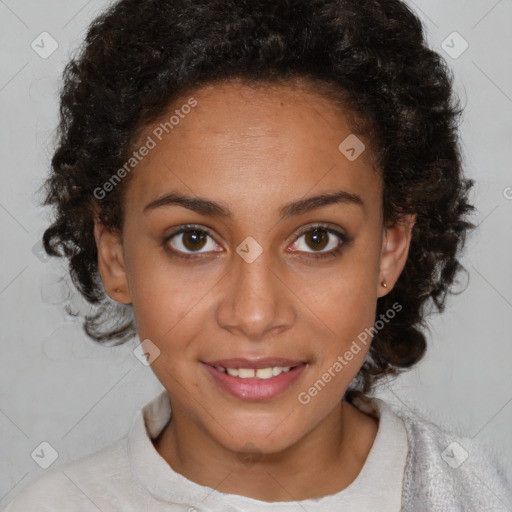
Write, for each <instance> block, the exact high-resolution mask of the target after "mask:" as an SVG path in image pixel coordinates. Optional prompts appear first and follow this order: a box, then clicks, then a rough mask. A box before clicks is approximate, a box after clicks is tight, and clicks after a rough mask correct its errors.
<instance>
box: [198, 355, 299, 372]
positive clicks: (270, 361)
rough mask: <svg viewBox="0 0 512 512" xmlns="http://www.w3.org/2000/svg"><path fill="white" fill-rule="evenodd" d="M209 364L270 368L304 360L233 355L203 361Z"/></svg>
mask: <svg viewBox="0 0 512 512" xmlns="http://www.w3.org/2000/svg"><path fill="white" fill-rule="evenodd" d="M203 362H204V363H205V364H208V365H210V366H222V368H254V369H255V370H257V369H258V368H270V367H274V366H283V367H286V366H297V365H299V364H304V363H305V361H298V360H293V359H286V358H284V357H265V358H261V359H246V358H243V357H235V358H232V359H217V360H216V361H203Z"/></svg>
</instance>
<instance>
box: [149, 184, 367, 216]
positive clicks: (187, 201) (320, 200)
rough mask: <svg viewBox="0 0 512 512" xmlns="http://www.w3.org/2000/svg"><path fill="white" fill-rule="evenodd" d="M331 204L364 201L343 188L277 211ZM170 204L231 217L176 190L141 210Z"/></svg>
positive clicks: (218, 206)
mask: <svg viewBox="0 0 512 512" xmlns="http://www.w3.org/2000/svg"><path fill="white" fill-rule="evenodd" d="M331 204H347V205H357V206H360V207H362V208H364V202H363V200H362V199H361V197H360V196H358V195H357V194H352V193H350V192H347V191H345V190H338V191H336V192H332V193H325V194H320V195H317V196H310V197H306V198H303V199H299V200H297V201H293V202H290V203H286V204H285V205H284V206H282V207H281V209H280V210H279V211H280V215H281V219H285V218H288V217H292V216H297V215H301V214H303V213H306V212H309V211H311V210H316V209H317V208H321V207H323V206H327V205H331ZM171 205H179V206H182V207H184V208H187V209H189V210H192V211H194V212H197V213H200V214H202V215H207V216H209V217H222V218H228V219H233V212H232V211H231V210H230V209H229V207H228V206H227V205H224V204H222V203H218V202H216V201H212V200H210V199H206V198H203V197H193V196H187V195H184V194H178V193H176V192H170V193H168V194H165V195H164V196H162V197H159V198H157V199H155V200H154V201H151V202H150V203H149V204H147V205H146V206H145V207H144V209H143V212H144V213H146V212H148V211H150V210H155V209H157V208H161V207H164V206H171Z"/></svg>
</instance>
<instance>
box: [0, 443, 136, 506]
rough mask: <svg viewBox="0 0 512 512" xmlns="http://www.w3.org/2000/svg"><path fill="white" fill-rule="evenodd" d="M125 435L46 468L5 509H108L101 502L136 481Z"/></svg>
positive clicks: (124, 491)
mask: <svg viewBox="0 0 512 512" xmlns="http://www.w3.org/2000/svg"><path fill="white" fill-rule="evenodd" d="M132 479H133V477H132V473H131V470H130V465H129V460H128V457H127V449H126V438H123V439H120V440H119V441H116V442H115V443H112V444H111V445H109V446H107V447H106V448H104V449H102V450H98V451H96V452H94V453H91V454H89V455H85V456H83V457H80V458H78V459H74V460H71V461H68V462H66V463H63V464H61V465H60V466H58V467H55V468H52V469H48V470H46V471H45V472H44V473H43V474H41V475H38V476H37V477H35V478H34V479H33V480H32V481H31V482H29V483H28V484H27V485H26V486H25V487H24V488H22V490H21V491H20V492H19V493H18V494H17V495H15V497H14V498H13V499H12V501H11V502H10V503H9V504H8V505H7V507H6V508H5V509H4V512H28V511H30V512H57V511H59V512H60V511H62V510H63V507H64V508H65V510H66V511H68V512H89V511H91V512H92V511H94V512H97V511H98V510H110V508H105V509H104V508H103V507H102V505H104V504H107V503H112V502H113V501H116V500H117V499H118V497H119V496H121V495H126V488H127V487H128V488H130V487H133V485H134V484H135V482H131V480H132Z"/></svg>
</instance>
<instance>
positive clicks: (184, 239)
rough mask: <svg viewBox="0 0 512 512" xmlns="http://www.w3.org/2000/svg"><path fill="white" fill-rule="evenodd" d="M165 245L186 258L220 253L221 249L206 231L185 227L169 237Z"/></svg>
mask: <svg viewBox="0 0 512 512" xmlns="http://www.w3.org/2000/svg"><path fill="white" fill-rule="evenodd" d="M164 245H165V246H166V247H167V248H168V249H170V250H171V251H172V252H174V253H176V254H178V255H180V253H181V254H183V255H184V257H186V255H189V254H194V253H196V254H203V253H206V252H210V251H214V252H218V248H219V246H218V245H217V244H216V243H215V241H214V240H213V238H212V236H211V235H210V234H209V233H208V232H207V231H206V230H204V229H199V228H196V227H188V226H183V227H181V228H180V229H178V230H177V231H175V232H174V233H172V234H171V235H169V236H168V237H167V238H166V239H165V240H164ZM203 249H206V250H203Z"/></svg>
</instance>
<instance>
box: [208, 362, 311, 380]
mask: <svg viewBox="0 0 512 512" xmlns="http://www.w3.org/2000/svg"><path fill="white" fill-rule="evenodd" d="M302 364H303V363H302ZM297 366H299V365H295V366H268V367H266V368H257V369H254V368H224V367H223V366H215V367H214V368H216V369H217V370H218V371H219V372H222V373H227V374H228V375H231V376H232V377H238V378H239V379H262V380H267V379H271V378H272V377H278V376H279V375H281V374H282V373H286V372H289V371H290V370H292V369H293V368H296V367H297Z"/></svg>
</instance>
